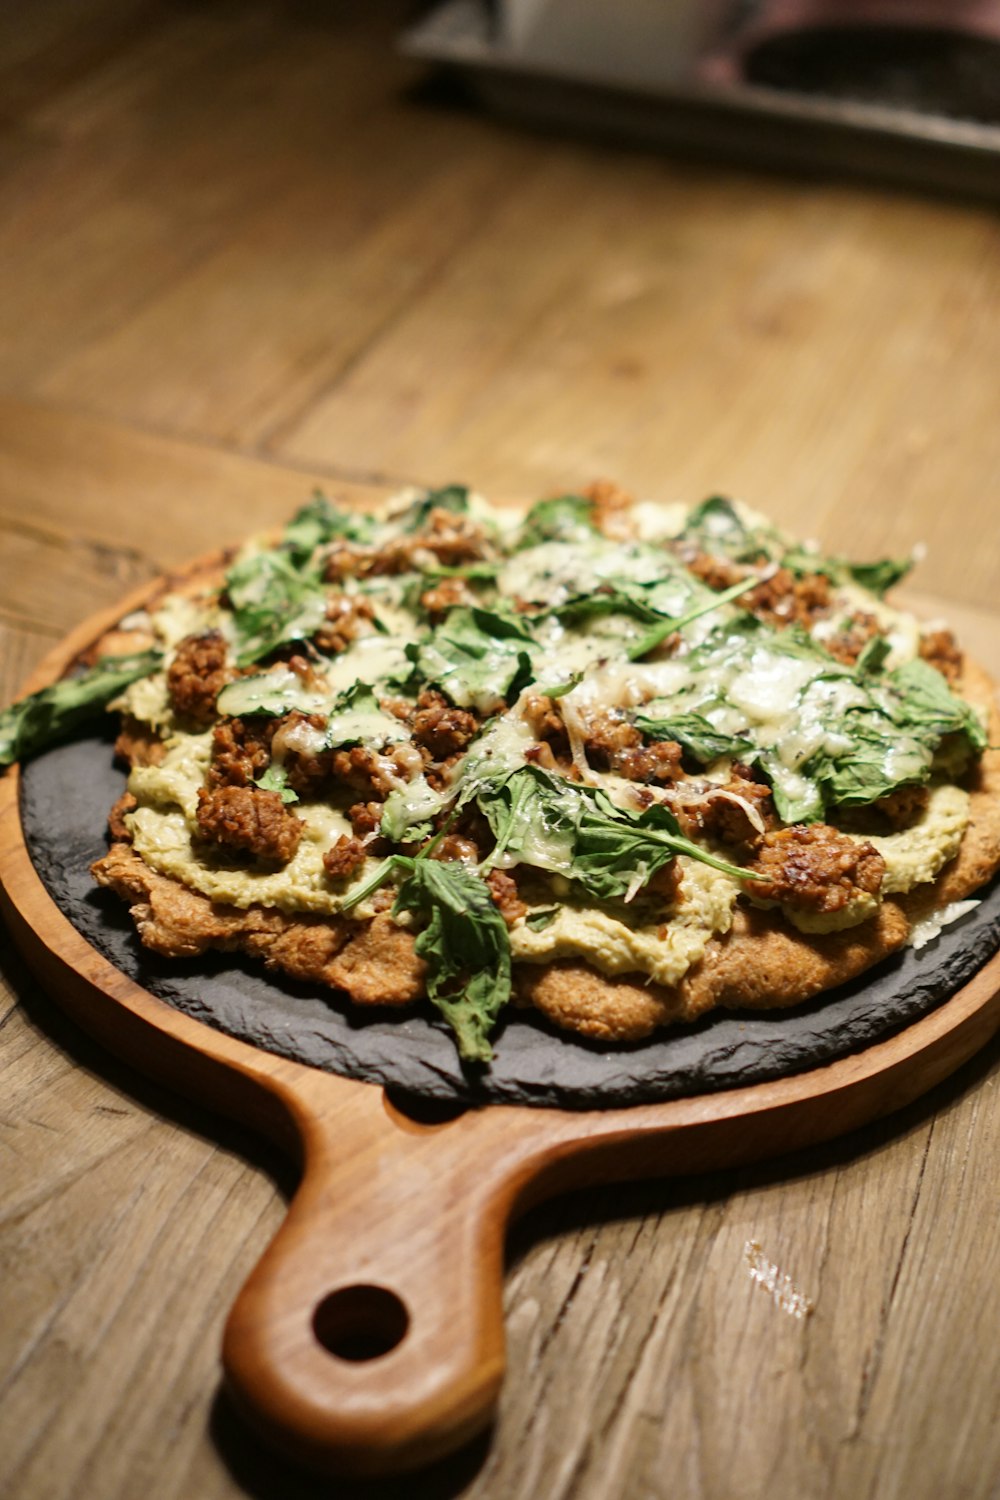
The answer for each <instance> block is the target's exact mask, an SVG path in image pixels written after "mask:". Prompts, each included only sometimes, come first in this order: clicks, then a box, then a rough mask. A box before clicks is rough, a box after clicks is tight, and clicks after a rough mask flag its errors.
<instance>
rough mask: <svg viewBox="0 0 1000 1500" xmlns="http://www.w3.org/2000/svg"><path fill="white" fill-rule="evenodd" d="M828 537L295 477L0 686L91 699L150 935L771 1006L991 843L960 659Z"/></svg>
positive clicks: (501, 991)
mask: <svg viewBox="0 0 1000 1500" xmlns="http://www.w3.org/2000/svg"><path fill="white" fill-rule="evenodd" d="M910 563H911V559H905V560H898V561H897V560H883V561H879V562H876V563H870V564H866V563H855V562H851V561H849V560H847V559H846V558H843V557H832V556H826V555H824V554H823V553H822V552H821V551H820V550H819V548H818V547H817V546H816V545H815V544H802V543H799V542H797V541H795V540H794V539H792V538H790V537H789V536H787V535H785V534H784V533H783V532H782V531H780V530H779V529H778V528H777V527H775V526H773V525H772V524H771V523H770V522H769V521H767V520H766V519H765V518H764V517H762V516H760V515H758V514H756V513H754V512H752V511H751V510H749V509H748V508H747V507H745V506H743V505H740V504H737V503H734V502H731V501H729V500H726V499H723V498H720V497H713V498H711V499H709V500H706V501H704V502H702V503H701V504H698V505H695V506H693V507H684V506H662V505H658V504H652V503H647V502H643V503H637V502H635V501H633V500H632V499H631V498H630V497H629V496H628V495H627V494H625V493H624V492H623V491H621V490H620V489H618V488H617V487H616V486H614V485H612V484H609V483H606V482H602V483H598V484H595V485H593V486H591V487H590V488H589V489H587V490H584V491H583V492H581V493H579V494H566V495H560V496H555V497H552V498H547V499H544V500H541V501H540V502H538V503H537V504H535V505H534V506H532V507H531V508H530V509H528V510H527V511H523V510H522V511H516V512H515V511H512V510H504V509H494V508H491V507H490V506H489V505H488V504H487V503H486V502H485V501H483V500H482V499H481V498H479V497H478V496H476V495H474V494H472V493H470V492H469V490H468V489H466V488H465V487H464V486H460V485H451V486H448V487H446V488H443V489H437V490H426V491H423V490H420V491H417V490H412V491H407V492H404V493H403V494H401V495H399V496H397V497H395V499H394V500H393V501H390V502H389V503H388V504H387V506H385V507H384V508H383V509H382V510H381V511H380V512H378V513H362V512H359V511H357V510H343V509H339V508H338V507H337V506H335V505H334V504H332V503H331V502H330V501H329V500H328V499H327V498H326V497H324V496H322V495H316V496H315V497H314V498H313V499H312V500H311V501H310V502H309V503H308V504H306V505H305V506H304V507H303V508H302V509H301V510H300V511H299V512H298V513H297V514H296V515H295V516H294V517H293V518H292V520H291V521H290V522H289V523H288V524H287V525H286V526H285V527H284V529H283V530H282V531H281V533H280V534H277V535H271V536H267V537H263V538H254V539H251V540H250V541H249V542H248V543H247V544H246V545H245V546H244V547H243V548H242V549H241V550H240V551H239V552H238V553H236V554H235V555H230V556H229V557H228V558H227V559H225V560H224V561H223V562H221V563H216V564H210V565H206V566H205V567H202V568H199V569H197V570H196V571H195V572H194V573H193V574H191V575H190V576H189V577H188V578H186V579H185V580H184V581H183V582H181V583H180V584H178V585H177V586H174V587H169V588H166V589H164V590H163V591H162V592H161V593H160V594H159V595H158V596H157V597H156V598H155V599H154V600H152V602H151V603H150V604H149V605H148V607H147V608H146V609H145V610H143V611H140V612H139V613H138V614H134V615H132V616H129V617H128V618H126V619H124V620H123V621H122V622H121V624H120V626H119V628H118V629H117V630H116V631H115V632H114V633H113V634H112V636H111V637H109V638H107V639H105V640H104V641H103V642H102V643H101V644H100V647H99V649H98V650H97V651H95V653H94V659H93V660H92V661H90V662H89V663H87V664H85V667H84V670H82V671H81V672H78V673H77V674H75V675H72V676H70V677H68V678H66V679H65V680H64V681H62V682H60V683H58V684H55V685H54V686H53V687H51V688H48V689H46V690H44V691H43V692H42V693H40V694H35V695H34V696H33V697H32V698H30V699H27V700H25V701H24V702H22V703H21V704H18V705H15V706H14V708H13V709H10V710H8V711H7V713H6V714H4V715H2V716H0V761H3V760H6V761H9V760H11V759H14V758H17V757H18V756H23V755H25V754H28V753H30V752H31V751H32V749H34V748H35V747H36V746H38V745H39V744H42V743H45V742H46V741H47V740H48V739H49V738H51V737H53V736H57V735H59V734H64V733H66V732H67V731H68V730H69V729H71V728H72V727H73V725H74V724H75V723H76V722H78V721H80V720H82V719H83V718H84V717H86V715H88V714H89V713H91V712H93V711H94V709H95V708H103V707H104V706H110V707H112V708H113V709H115V710H116V711H118V712H120V713H121V715H122V719H121V732H120V734H119V737H118V741H117V745H116V749H117V753H118V754H119V756H121V757H122V758H123V759H124V761H125V762H126V763H127V765H128V767H129V776H128V783H127V790H126V792H125V793H124V795H123V796H122V798H121V799H120V800H119V802H118V803H117V804H116V805H115V807H114V808H113V809H111V813H110V818H109V830H110V846H109V849H108V852H107V853H106V854H105V855H104V857H102V858H101V859H99V860H98V861H97V862H96V864H95V865H94V866H93V876H94V879H95V881H96V882H97V883H98V884H99V885H100V886H103V887H106V888H109V889H110V890H112V891H114V892H116V893H117V894H118V895H119V896H120V897H122V898H123V899H124V900H125V901H126V902H127V903H128V905H129V907H130V910H131V914H132V917H133V919H134V922H135V926H136V929H137V932H138V934H139V937H140V938H141V940H142V942H143V943H144V944H145V945H146V946H147V947H149V948H150V949H152V950H154V951H155V952H157V953H159V954H162V955H165V956H167V957H168V958H189V957H192V956H197V955H201V954H204V953H206V952H208V951H210V950H228V951H233V952H235V951H239V952H242V953H245V954H248V955H250V956H251V958H253V959H256V960H258V961H260V962H261V963H263V964H265V965H266V966H267V967H268V968H270V969H273V970H280V971H283V972H284V973H286V974H288V975H290V976H292V977H294V978H295V979H298V980H303V981H306V982H308V983H309V984H312V985H316V986H319V987H322V988H323V992H326V991H327V990H329V991H335V992H337V993H338V994H340V995H342V996H343V995H346V996H347V997H349V999H350V1001H351V1002H353V1004H354V1005H356V1006H359V1007H393V1008H398V1009H400V1010H401V1011H405V1010H406V1008H408V1007H412V1006H414V1005H425V1006H426V1005H427V1004H428V1003H429V1004H430V1005H431V1006H433V1007H434V1008H435V1010H436V1012H437V1013H438V1014H439V1015H440V1017H441V1018H442V1019H443V1021H444V1022H446V1023H447V1025H448V1026H449V1027H450V1028H451V1030H452V1032H453V1033H454V1037H455V1041H456V1044H457V1047H458V1050H459V1053H460V1055H461V1057H462V1059H463V1060H464V1061H465V1062H466V1063H467V1064H469V1065H470V1066H480V1067H487V1066H488V1065H489V1062H490V1058H491V1055H492V1047H491V1036H492V1035H493V1034H494V1032H495V1030H496V1028H497V1025H498V1022H499V1021H500V1019H501V1016H502V1015H503V1013H504V1011H505V1009H506V1008H507V1007H508V1006H509V1005H516V1006H523V1007H534V1008H536V1009H537V1010H538V1011H540V1012H541V1013H542V1014H543V1015H544V1016H545V1017H546V1018H547V1019H548V1020H549V1021H550V1022H551V1023H553V1024H554V1026H556V1027H558V1028H562V1029H563V1030H565V1031H566V1032H568V1033H576V1034H578V1035H582V1036H584V1037H586V1038H589V1039H591V1040H597V1041H601V1042H604V1043H607V1044H612V1045H614V1044H621V1043H625V1042H635V1041H638V1040H641V1039H642V1038H644V1037H647V1036H649V1035H650V1034H651V1033H652V1032H653V1031H654V1030H656V1029H657V1028H659V1027H662V1026H665V1025H674V1024H684V1023H690V1022H692V1021H694V1020H696V1019H697V1018H698V1017H700V1016H702V1015H704V1014H705V1013H706V1012H707V1011H709V1010H711V1009H712V1008H713V1007H726V1008H729V1009H741V1008H742V1009H759V1008H765V1007H778V1006H791V1005H795V1004H797V1003H799V1002H801V1001H803V1000H805V999H807V998H810V997H812V996H814V995H816V994H817V993H819V992H822V991H823V990H826V989H829V988H831V987H832V986H835V985H838V984H840V983H842V982H844V981H846V980H848V979H851V978H853V977H855V976H856V975H857V974H859V973H861V972H863V971H864V970H865V969H867V968H868V967H869V966H871V965H873V964H875V963H877V962H878V961H879V960H880V959H882V958H884V957H885V956H886V955H888V954H890V953H892V952H894V951H895V950H897V949H899V948H901V947H902V946H903V945H904V944H906V943H908V942H910V943H915V944H920V943H922V942H926V941H929V940H931V939H932V938H933V936H934V935H936V933H937V932H939V931H940V930H941V928H942V926H943V925H945V924H946V923H948V922H951V921H954V920H957V919H960V918H961V917H962V916H963V915H965V913H966V912H967V911H969V910H970V909H971V907H972V906H973V905H974V904H975V894H974V893H975V892H976V891H977V890H979V889H980V888H981V887H982V886H983V885H985V884H986V882H988V881H989V880H990V879H991V877H992V876H993V875H994V874H995V872H996V870H997V869H998V867H1000V750H998V749H997V748H995V747H996V746H998V745H1000V732H998V727H997V722H996V710H995V706H994V699H993V688H992V684H991V682H990V680H989V678H988V677H987V676H986V674H985V673H984V672H982V671H981V670H980V669H978V668H977V667H976V666H975V664H974V663H972V662H970V661H967V660H966V659H965V658H964V657H963V654H962V652H961V651H960V649H959V647H958V645H957V644H956V642H955V640H954V637H953V636H952V634H951V633H950V631H948V629H947V628H946V627H945V626H944V625H942V624H939V623H938V624H933V625H929V624H922V623H921V622H919V621H918V620H917V619H916V618H914V617H913V616H912V615H911V614H909V613H907V612H906V611H905V610H902V609H899V608H897V607H895V606H894V605H893V604H892V603H890V602H889V600H888V598H887V595H888V594H889V593H890V591H891V589H892V587H893V585H895V584H896V583H897V582H898V581H899V580H900V578H901V577H902V576H903V575H904V574H905V573H906V571H907V570H908V568H909V566H910Z"/></svg>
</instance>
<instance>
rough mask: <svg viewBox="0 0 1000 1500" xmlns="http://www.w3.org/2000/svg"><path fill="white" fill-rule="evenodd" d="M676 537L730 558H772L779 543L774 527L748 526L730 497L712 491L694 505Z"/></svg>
mask: <svg viewBox="0 0 1000 1500" xmlns="http://www.w3.org/2000/svg"><path fill="white" fill-rule="evenodd" d="M677 540H678V541H684V542H693V543H695V544H696V545H697V546H698V547H700V548H701V549H702V551H704V552H708V553H710V554H711V555H712V556H715V557H719V556H722V557H728V558H729V559H731V561H733V562H759V561H760V560H761V559H763V560H765V561H768V560H773V559H774V557H775V548H776V545H780V542H779V538H778V533H777V532H776V531H772V530H771V529H770V528H766V529H765V528H763V527H750V526H747V525H746V524H745V523H744V522H743V521H742V520H741V519H740V516H739V513H738V512H737V510H736V507H735V506H734V505H733V503H732V501H731V500H726V499H725V498H724V497H723V496H722V495H711V496H710V497H709V498H708V499H707V500H703V501H702V502H701V504H700V505H696V506H695V507H694V509H693V510H692V511H691V512H690V513H689V514H688V517H687V520H686V521H685V523H684V529H683V531H681V532H680V533H679V535H678V537H677Z"/></svg>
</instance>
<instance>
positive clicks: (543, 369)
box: [276, 145, 1000, 607]
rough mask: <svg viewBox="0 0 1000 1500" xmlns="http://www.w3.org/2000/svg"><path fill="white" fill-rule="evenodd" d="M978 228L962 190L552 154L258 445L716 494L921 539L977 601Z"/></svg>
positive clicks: (982, 599) (983, 428) (986, 448)
mask: <svg viewBox="0 0 1000 1500" xmlns="http://www.w3.org/2000/svg"><path fill="white" fill-rule="evenodd" d="M998 247H1000V241H998V230H997V226H996V223H995V220H994V217H993V215H992V214H991V213H989V212H988V211H986V210H982V209H972V208H970V209H959V208H956V207H954V206H952V205H941V204H930V203H921V202H917V201H914V200H912V199H906V198H903V197H899V198H895V199H891V198H883V197H879V196H877V195H872V194H870V193H866V192H864V191H861V190H849V189H846V188H841V187H836V186H832V185H827V186H809V187H805V186H803V185H802V184H797V183H785V182H775V181H764V180H756V179H753V178H750V177H742V176H740V177H738V176H736V175H732V174H726V173H718V174H713V175H711V176H708V175H707V174H702V173H696V172H693V171H690V172H689V171H684V170H682V169H680V168H676V167H671V166H668V165H665V164H663V163H661V162H658V161H652V160H648V159H644V158H641V157H636V156H629V155H624V154H615V153H612V152H602V153H597V152H593V151H587V152H584V151H581V150H577V149H574V148H572V147H569V146H562V145H560V146H559V147H550V148H547V149H546V150H545V151H544V152H540V153H539V169H538V170H537V171H536V172H535V173H533V174H532V175H531V176H529V177H528V178H527V180H526V181H525V182H524V184H523V186H522V189H521V191H520V192H519V193H518V194H517V195H516V196H515V197H514V198H513V199H511V200H510V201H509V202H508V203H507V204H505V205H503V206H501V209H500V211H499V212H498V213H497V214H496V216H495V217H494V218H493V220H491V222H490V223H489V225H488V226H485V227H484V232H483V234H482V235H481V236H480V237H479V239H478V240H477V242H476V243H475V245H473V246H471V247H469V249H468V250H467V251H466V253H465V254H464V255H463V256H462V257H461V259H460V260H457V261H455V262H454V263H453V264H452V266H451V267H450V268H449V270H448V272H447V273H446V274H445V275H443V276H442V277H441V278H440V279H439V281H438V282H437V283H436V284H435V285H434V286H433V287H431V288H429V289H428V291H427V293H426V294H425V296H424V297H422V298H420V299H418V300H417V301H416V302H415V304H414V305H413V307H412V308H411V309H410V310H409V312H408V314H407V316H406V317H404V318H403V319H401V320H400V321H399V323H398V324H397V325H396V326H395V327H394V328H392V329H391V330H388V331H387V333H386V335H385V337H384V338H383V339H381V340H380V341H379V343H378V344H377V346H375V347H374V348H373V349H372V350H371V351H370V353H369V354H368V356H367V357H366V358H365V359H363V360H361V361H359V362H358V363H357V364H356V365H355V366H354V368H353V369H352V370H351V371H350V372H349V373H348V375H347V377H346V378H345V379H344V380H343V381H341V382H340V383H339V384H338V385H336V386H335V387H334V388H333V389H332V390H331V391H330V392H329V393H328V394H327V396H326V397H325V398H324V399H322V400H321V401H319V402H317V403H316V405H315V406H314V407H313V408H312V409H311V410H310V411H308V412H307V413H305V414H304V415H303V417H302V419H301V421H300V422H299V423H298V424H297V425H296V426H295V427H293V428H291V429H290V430H289V431H288V432H287V433H286V434H284V435H283V436H282V435H279V437H278V439H277V442H276V448H277V451H278V452H280V453H281V454H282V456H284V457H288V458H291V459H293V460H294V461H295V462H298V463H306V462H310V463H318V462H322V461H323V459H324V458H325V459H327V460H331V459H333V457H334V456H336V459H337V461H338V462H342V463H347V464H362V463H365V464H373V463H374V464H377V465H378V466H379V467H381V468H383V469H388V470H395V471H399V472H407V473H414V474H419V475H420V476H422V477H425V478H427V479H429V480H430V479H433V480H435V481H436V482H438V481H439V482H443V481H444V480H446V479H448V478H452V477H455V478H462V479H465V480H468V481H471V482H474V483H476V484H478V485H480V486H481V487H483V488H484V489H485V490H486V491H487V492H501V493H505V492H515V493H521V494H532V495H537V494H541V493H544V492H551V491H553V490H558V489H564V488H566V487H567V486H573V485H575V484H579V483H582V482H584V481H586V480H588V479H591V478H593V477H594V476H595V475H600V474H610V475H611V476H614V477H617V478H618V479H619V480H620V481H621V482H623V483H625V484H626V485H628V486H630V487H632V488H634V489H636V490H637V491H639V492H641V493H642V494H648V495H650V496H657V497H661V498H668V499H673V498H678V497H684V498H688V499H695V498H698V497H700V496H701V495H704V494H706V493H711V492H713V491H722V492H731V493H736V494H739V495H741V496H742V497H743V498H745V499H747V500H749V501H750V502H751V503H753V504H755V505H757V506H759V507H760V508H762V509H764V510H766V511H767V512H769V513H770V514H771V515H773V516H774V517H775V518H776V519H777V520H779V521H781V522H784V523H787V524H789V525H790V526H792V527H793V529H795V530H797V531H799V532H804V533H805V534H807V535H812V534H818V535H819V537H820V538H821V539H822V540H823V541H824V542H825V543H828V544H830V545H831V546H835V547H837V548H840V549H843V548H846V547H852V548H854V549H855V550H858V549H860V550H862V551H869V552H872V553H876V554H877V553H880V552H884V551H892V550H893V549H896V550H897V551H898V550H899V549H900V548H903V549H904V550H905V549H908V548H909V547H910V546H911V545H912V544H913V542H914V541H916V540H918V539H922V540H924V541H926V542H927V544H928V547H929V555H928V559H927V562H926V564H925V566H924V569H923V571H922V583H921V586H922V587H923V588H925V589H926V590H927V591H929V592H934V593H938V594H943V595H945V596H949V597H955V598H962V599H965V600H967V601H968V602H970V603H973V604H978V605H980V606H983V607H987V606H989V605H990V604H992V603H993V602H994V599H995V591H996V584H997V578H998V576H1000V551H998V548H1000V542H998V540H997V535H996V528H995V526H992V525H991V524H990V518H991V514H992V512H991V508H990V507H991V504H992V502H991V500H990V499H989V498H988V497H989V496H990V494H991V489H992V487H993V486H994V485H995V480H996V475H997V473H998V472H1000V446H998V445H1000V420H997V418H998V416H1000V409H998V397H997V386H996V378H995V371H996V368H997V365H998V362H1000V297H998V295H997V291H998V278H1000V254H998ZM956 514H957V515H960V516H961V517H962V522H963V530H964V532H965V534H966V535H967V536H968V537H969V538H970V542H971V545H970V547H969V548H968V555H967V556H966V557H965V558H964V559H962V560H960V559H959V557H958V555H957V552H956V551H955V549H954V548H953V547H952V546H951V545H950V544H951V541H952V535H953V530H954V520H953V517H954V516H955V515H956ZM973 539H974V540H973Z"/></svg>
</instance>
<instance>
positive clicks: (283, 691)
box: [216, 667, 324, 719]
mask: <svg viewBox="0 0 1000 1500" xmlns="http://www.w3.org/2000/svg"><path fill="white" fill-rule="evenodd" d="M216 706H217V707H218V710H219V713H220V714H229V715H231V716H232V717H234V718H236V717H245V716H247V715H250V714H261V715H263V716H264V717H266V718H269V719H282V718H284V716H285V714H287V713H291V711H292V710H293V709H298V710H299V711H300V712H301V713H306V714H310V713H317V712H319V711H321V710H322V708H323V706H324V699H323V697H322V695H321V694H319V693H316V692H315V691H313V690H311V689H310V688H308V687H307V686H306V684H305V683H304V682H303V681H302V678H301V677H299V676H298V675H297V674H296V673H295V672H293V671H291V669H290V668H286V667H277V668H275V669H274V670H273V671H270V672H256V673H254V675H253V676H252V677H237V679H236V681H235V682H229V683H227V684H226V686H225V687H224V688H223V689H222V691H221V692H220V694H219V696H218V698H217V700H216Z"/></svg>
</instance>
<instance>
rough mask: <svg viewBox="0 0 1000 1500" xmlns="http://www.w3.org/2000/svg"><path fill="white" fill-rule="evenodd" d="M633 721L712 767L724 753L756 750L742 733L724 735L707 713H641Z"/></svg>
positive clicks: (652, 738) (648, 732)
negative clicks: (660, 715)
mask: <svg viewBox="0 0 1000 1500" xmlns="http://www.w3.org/2000/svg"><path fill="white" fill-rule="evenodd" d="M633 722H634V724H635V727H636V729H638V730H640V731H641V732H642V733H643V734H644V735H647V736H648V738H649V739H651V740H674V741H676V743H677V744H678V745H680V747H681V749H682V750H684V751H685V752H686V754H688V755H690V756H691V758H692V759H693V760H696V761H698V762H699V764H701V765H703V766H710V765H711V764H712V762H713V761H716V760H721V758H722V757H723V756H724V755H729V756H733V757H736V756H740V755H745V754H746V753H747V751H749V750H752V749H753V743H752V741H751V740H747V739H743V738H742V737H741V736H740V735H733V734H723V733H722V731H721V730H719V729H716V728H715V727H714V726H713V725H712V724H711V723H710V722H709V720H708V719H706V718H705V717H704V715H703V714H698V713H678V714H670V715H668V716H667V717H666V718H663V719H660V718H653V717H651V716H650V715H649V714H642V713H638V714H636V716H635V719H634V720H633Z"/></svg>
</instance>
